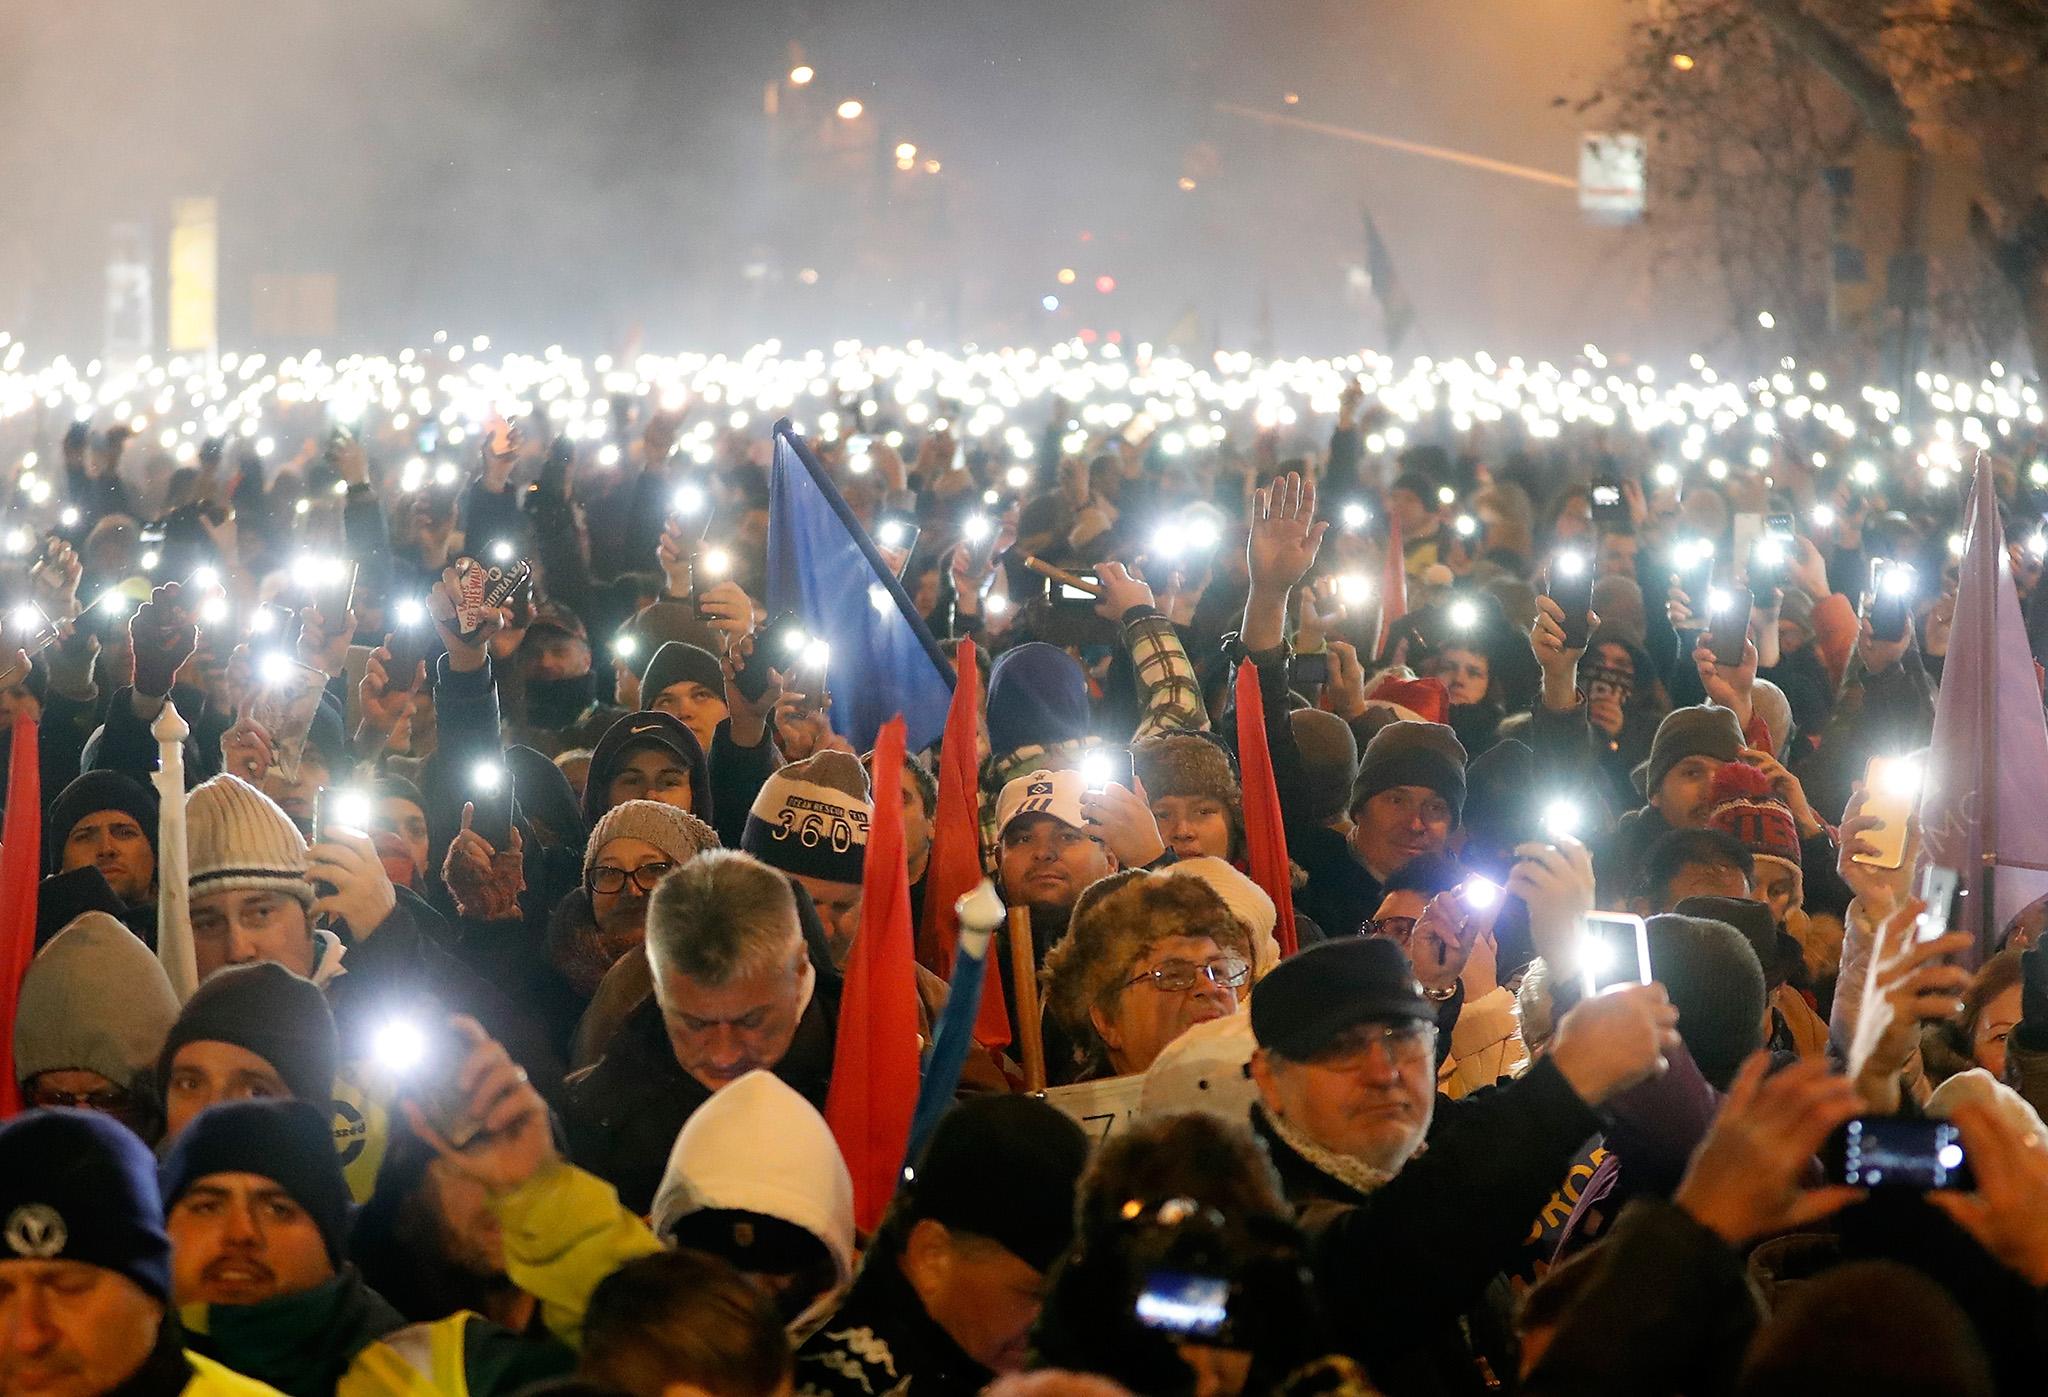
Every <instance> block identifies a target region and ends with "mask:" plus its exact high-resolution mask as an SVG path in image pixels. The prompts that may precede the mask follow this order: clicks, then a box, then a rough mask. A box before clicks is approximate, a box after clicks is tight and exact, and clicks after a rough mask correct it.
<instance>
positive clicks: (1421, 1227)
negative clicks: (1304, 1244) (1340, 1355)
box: [1253, 1058, 1600, 1397]
mask: <svg viewBox="0 0 2048 1397" xmlns="http://www.w3.org/2000/svg"><path fill="white" fill-rule="evenodd" d="M1253 1120H1254V1125H1255V1127H1256V1128H1257V1130H1258V1132H1259V1133H1260V1134H1261V1135H1262V1136H1263V1137H1264V1138H1265V1141H1266V1145H1267V1148H1268V1149H1269V1150H1270V1151H1271V1153H1272V1156H1273V1163H1274V1165H1275V1166H1276V1167H1277V1168H1278V1169H1279V1171H1280V1179H1281V1182H1282V1184H1283V1185H1284V1186H1285V1187H1286V1190H1287V1196H1288V1199H1289V1201H1290V1202H1292V1203H1293V1204H1294V1205H1295V1207H1296V1209H1297V1211H1298V1212H1299V1214H1300V1217H1301V1222H1302V1226H1303V1228H1304V1230H1305V1231H1306V1232H1307V1233H1308V1235H1309V1258H1310V1267H1311V1269H1312V1271H1313V1273H1314V1275H1315V1279H1316V1287H1317V1292H1318V1294H1319V1295H1320V1296H1321V1298H1322V1302H1323V1307H1324V1313H1325V1315H1326V1316H1327V1318H1328V1321H1329V1323H1330V1327H1331V1332H1332V1333H1333V1334H1335V1335H1337V1336H1338V1337H1339V1338H1342V1339H1345V1340H1346V1341H1347V1348H1346V1352H1347V1353H1348V1354H1349V1356H1351V1357H1352V1358H1355V1359H1357V1360H1358V1361H1359V1362H1360V1363H1362V1364H1363V1365H1364V1366H1365V1368H1366V1371H1367V1372H1369V1373H1370V1374H1371V1375H1372V1377H1373V1381H1374V1382H1375V1383H1377V1384H1378V1385H1379V1387H1380V1388H1381V1389H1382V1390H1384V1391H1385V1392H1387V1393H1388V1394H1389V1397H1406V1394H1410V1393H1417V1394H1439V1393H1444V1394H1448V1393H1479V1392H1483V1391H1485V1390H1486V1389H1485V1377H1484V1373H1485V1368H1482V1366H1481V1362H1482V1359H1483V1361H1484V1363H1485V1365H1486V1367H1487V1368H1491V1369H1492V1370H1493V1371H1494V1372H1495V1373H1496V1374H1497V1375H1498V1376H1500V1377H1501V1378H1502V1379H1503V1380H1504V1381H1511V1380H1512V1374H1513V1371H1514V1369H1513V1361H1514V1355H1513V1353H1512V1352H1511V1351H1509V1350H1508V1349H1507V1347H1506V1344H1505V1334H1506V1326H1505V1315H1504V1314H1503V1313H1502V1312H1501V1310H1500V1305H1501V1304H1503V1303H1504V1302H1505V1290H1506V1287H1505V1286H1504V1285H1502V1284H1501V1283H1500V1282H1499V1277H1500V1275H1501V1273H1502V1272H1503V1271H1505V1270H1506V1269H1507V1268H1509V1267H1510V1266H1512V1265H1513V1264H1514V1262H1515V1260H1516V1256H1517V1252H1518V1250H1519V1248H1520V1246H1521V1243H1522V1241H1523V1239H1524V1238H1526V1237H1527V1236H1528V1234H1529V1226H1530V1223H1531V1221H1532V1220H1533V1219H1534V1218H1535V1217H1536V1215H1537V1213H1538V1212H1539V1211H1540V1210H1541V1209H1542V1207H1543V1205H1544V1203H1545V1201H1546V1200H1547V1199H1548V1198H1549V1197H1550V1194H1551V1191H1552V1190H1553V1189H1554V1188H1555V1187H1556V1186H1557V1181H1558V1180H1559V1179H1560V1178H1562V1177H1563V1176H1564V1173H1565V1170H1566V1169H1567V1168H1569V1167H1570V1165H1571V1162H1572V1159H1573V1157H1574V1155H1575V1154H1576V1153H1577V1152H1578V1149H1579V1147H1580V1146H1581V1145H1583V1144H1584V1143H1585V1141H1586V1140H1587V1138H1588V1137H1590V1136H1591V1135H1593V1134H1594V1133H1595V1132H1596V1131H1598V1130H1599V1128H1600V1122H1599V1119H1598V1118H1597V1117H1596V1116H1595V1115H1594V1114H1593V1111H1592V1110H1591V1108H1589V1107H1588V1106H1587V1105H1586V1104H1585V1103H1584V1102H1583V1101H1581V1100H1580V1099H1579V1097H1578V1094H1577V1093H1576V1092H1574V1091H1573V1090H1572V1088H1571V1086H1570V1084H1569V1083H1567V1082H1566V1081H1565V1079H1564V1077H1563V1075H1562V1074H1560V1073H1559V1072H1558V1070H1557V1067H1556V1066H1555V1065H1554V1064H1553V1063H1552V1062H1551V1061H1550V1060H1549V1059H1548V1058H1545V1059H1543V1060H1541V1061H1539V1062H1538V1063H1537V1064H1536V1066H1535V1067H1533V1068H1531V1069H1530V1071H1529V1073H1528V1075H1527V1076H1525V1077H1522V1078H1520V1079H1519V1080H1517V1081H1513V1082H1510V1083H1508V1084H1507V1085H1505V1086H1502V1087H1499V1088H1497V1089H1494V1090H1488V1091H1482V1092H1478V1093H1476V1094H1474V1095H1472V1096H1470V1097H1467V1098H1465V1099H1464V1100H1462V1101H1455V1102H1454V1101H1447V1100H1444V1099H1443V1098H1441V1097H1440V1098H1438V1100H1437V1105H1436V1116H1435V1119H1434V1121H1433V1122H1432V1124H1431V1126H1430V1131H1429V1147H1428V1149H1427V1150H1425V1151H1424V1152H1423V1153H1421V1154H1419V1155H1417V1156H1415V1157H1414V1158H1413V1159H1411V1160H1410V1161H1409V1162H1408V1164H1407V1165H1406V1167H1404V1168H1403V1169H1402V1170H1401V1172H1400V1173H1399V1174H1397V1175H1396V1176H1395V1177H1394V1178H1392V1179H1390V1180H1389V1181H1388V1182H1387V1183H1386V1184H1384V1185H1383V1186H1381V1187H1380V1188H1378V1189H1376V1190H1374V1191H1373V1192H1372V1193H1370V1194H1360V1193H1357V1192H1355V1191H1353V1190H1352V1189H1351V1188H1349V1187H1348V1186H1346V1185H1345V1184H1343V1183H1340V1182H1339V1181H1337V1180H1336V1179H1333V1178H1331V1177H1330V1176H1329V1175H1327V1174H1324V1173H1323V1172H1322V1171H1321V1170H1319V1169H1317V1168H1316V1167H1315V1166H1314V1165H1313V1164H1311V1163H1310V1162H1309V1161H1308V1160H1307V1159H1305V1158H1303V1157H1302V1156H1301V1155H1299V1154H1297V1153H1295V1151H1294V1150H1293V1149H1291V1148H1290V1147H1288V1145H1287V1144H1286V1143H1285V1142H1284V1141H1282V1140H1281V1139H1280V1138H1279V1137H1278V1135H1276V1134H1275V1133H1274V1132H1273V1131H1272V1129H1271V1127H1270V1126H1268V1125H1267V1124H1266V1122H1265V1120H1264V1117H1263V1115H1262V1114H1261V1113H1259V1112H1254V1113H1253ZM1489 1292H1491V1295H1489ZM1468 1334H1469V1335H1471V1336H1473V1337H1468ZM1474 1338H1478V1339H1479V1340H1480V1342H1479V1343H1477V1344H1475V1343H1474V1342H1473V1339H1474ZM1475 1349H1476V1350H1478V1351H1477V1352H1475Z"/></svg>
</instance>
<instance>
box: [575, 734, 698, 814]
mask: <svg viewBox="0 0 2048 1397" xmlns="http://www.w3.org/2000/svg"><path fill="white" fill-rule="evenodd" d="M643 747H659V748H661V749H663V750H665V751H667V752H669V753H670V754H672V755H673V756H674V757H675V758H676V760H678V761H679V762H681V763H682V764H683V767H684V769H685V770H687V771H688V772H689V773H690V802H691V803H690V813H691V814H693V815H695V816H696V817H697V818H698V819H700V820H706V821H708V820H710V818H711V778H710V774H709V768H708V767H707V766H706V765H705V761H704V748H703V747H702V745H700V744H699V743H698V741H697V735H696V734H695V733H693V732H691V731H690V730H689V728H688V727H686V726H685V725H684V723H683V720H682V719H680V718H678V717H676V716H675V715H674V714H673V713H657V712H642V713H628V714H627V715H626V716H625V717H623V718H621V719H619V721H617V722H616V723H613V724H612V725H611V726H610V727H609V728H607V729H605V734H604V736H603V737H601V738H599V739H598V741H597V749H596V750H595V751H594V752H592V753H591V754H590V774H589V775H588V776H587V777H586V778H585V781H584V787H583V820H584V823H585V824H588V825H590V826H593V827H595V826H596V824H597V821H598V818H599V817H600V816H602V815H603V814H604V812H605V811H607V810H609V809H611V802H610V801H609V800H608V799H606V793H607V792H608V791H610V789H611V784H612V778H613V777H614V776H616V775H618V774H619V767H620V766H622V765H623V764H624V763H625V759H626V757H627V756H628V754H630V753H632V752H634V751H637V750H639V749H641V748H643Z"/></svg>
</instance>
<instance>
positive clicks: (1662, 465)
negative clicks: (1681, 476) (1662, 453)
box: [1650, 461, 1678, 490]
mask: <svg viewBox="0 0 2048 1397" xmlns="http://www.w3.org/2000/svg"><path fill="white" fill-rule="evenodd" d="M1650 479H1652V480H1654V481H1656V482H1657V488H1658V489H1660V490H1675V489H1676V488H1678V467H1676V466H1674V465H1672V464H1671V463H1670V462H1669V461H1659V462H1658V463H1657V469H1655V470H1654V471H1651V472H1650Z"/></svg>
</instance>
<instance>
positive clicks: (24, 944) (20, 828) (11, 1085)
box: [0, 714, 43, 1118]
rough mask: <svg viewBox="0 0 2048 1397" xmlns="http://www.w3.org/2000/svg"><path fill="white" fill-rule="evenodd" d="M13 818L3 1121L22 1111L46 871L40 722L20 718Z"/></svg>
mask: <svg viewBox="0 0 2048 1397" xmlns="http://www.w3.org/2000/svg"><path fill="white" fill-rule="evenodd" d="M7 760H8V762H9V766H8V768H7V819H6V823H5V824H4V825H0V1118H5V1117H9V1116H13V1115H16V1114H18V1113H19V1112H20V1111H21V1089H20V1087H19V1086H18V1085H17V1084H16V1083H15V1080H14V1015H15V1011H16V1010H17V1009H18V1008H19V1007H20V1005H21V977H22V976H23V975H25V974H27V973H28V963H29V960H30V958H31V957H33V956H34V955H35V953H36V887H37V883H38V881H39V879H40V875H41V873H42V869H43V794H42V792H43V778H42V773H41V770H40V767H39V762H40V754H39V753H38V751H37V746H36V725H35V720H34V719H32V718H30V717H28V716H27V715H26V714H23V715H21V716H19V717H17V718H15V720H14V735H13V739H12V745H11V746H10V747H9V749H8V758H7Z"/></svg>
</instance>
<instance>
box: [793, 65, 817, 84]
mask: <svg viewBox="0 0 2048 1397" xmlns="http://www.w3.org/2000/svg"><path fill="white" fill-rule="evenodd" d="M816 76H818V70H817V69H815V68H813V67H812V66H811V65H810V64H808V63H799V64H798V65H797V66H796V67H794V68H791V69H790V70H789V84H790V86H791V87H808V86H810V83H811V79H812V78H815V77H816Z"/></svg>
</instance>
